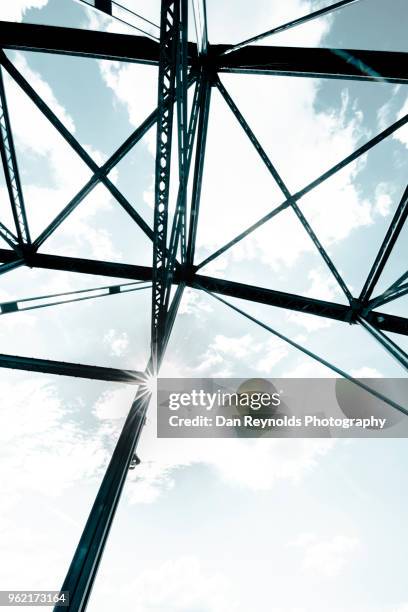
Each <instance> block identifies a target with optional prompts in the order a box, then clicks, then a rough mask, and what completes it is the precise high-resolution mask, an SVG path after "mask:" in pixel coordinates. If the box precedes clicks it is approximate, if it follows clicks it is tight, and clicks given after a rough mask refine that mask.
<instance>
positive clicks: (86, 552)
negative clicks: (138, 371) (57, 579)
mask: <svg viewBox="0 0 408 612" xmlns="http://www.w3.org/2000/svg"><path fill="white" fill-rule="evenodd" d="M148 375H149V366H148V367H147V368H146V370H145V372H144V375H143V377H144V378H145V379H147V378H148ZM150 397H151V393H150V391H149V388H148V387H147V386H145V385H144V384H141V385H140V386H139V388H138V391H137V393H136V397H135V399H134V400H133V403H132V406H131V408H130V411H129V414H128V416H127V418H126V421H125V424H124V426H123V429H122V431H121V434H120V436H119V439H118V441H117V443H116V446H115V449H114V451H113V454H112V457H111V459H110V462H109V465H108V467H107V470H106V472H105V475H104V477H103V480H102V483H101V486H100V488H99V491H98V494H97V496H96V499H95V502H94V504H93V506H92V509H91V512H90V514H89V517H88V520H87V522H86V524H85V527H84V530H83V532H82V535H81V538H80V540H79V543H78V546H77V548H76V550H75V553H74V556H73V559H72V562H71V565H70V567H69V570H68V573H67V575H66V577H65V580H64V583H63V585H62V587H61V591H68V592H69V611H70V612H84V610H85V609H86V607H87V604H88V599H89V596H90V594H91V591H92V587H93V584H94V581H95V578H96V574H97V572H98V569H99V564H100V561H101V559H102V555H103V551H104V548H105V544H106V541H107V539H108V535H109V531H110V528H111V526H112V521H113V519H114V516H115V513H116V509H117V507H118V503H119V499H120V496H121V493H122V490H123V487H124V484H125V480H126V476H127V473H128V470H129V468H130V465H131V462H132V458H133V456H134V452H135V449H136V446H137V443H138V441H139V438H140V434H141V432H142V429H143V426H144V424H145V422H146V412H147V408H148V405H149V401H150ZM54 610H55V611H56V612H59V611H60V606H58V605H57V606H56V607H55V608H54Z"/></svg>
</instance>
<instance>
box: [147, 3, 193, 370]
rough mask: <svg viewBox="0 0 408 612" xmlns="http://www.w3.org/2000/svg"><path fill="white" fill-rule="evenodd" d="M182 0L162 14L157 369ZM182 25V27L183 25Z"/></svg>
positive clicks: (165, 6)
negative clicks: (173, 103) (171, 102)
mask: <svg viewBox="0 0 408 612" xmlns="http://www.w3.org/2000/svg"><path fill="white" fill-rule="evenodd" d="M182 4H184V2H183V0H162V3H161V17H160V62H159V75H158V104H157V108H158V118H157V139H156V170H155V202H154V228H153V289H152V321H151V334H152V362H153V368H154V371H155V372H156V371H157V366H158V363H159V362H160V361H161V353H162V342H163V338H164V336H165V330H166V318H167V309H166V281H167V276H168V261H167V231H168V227H167V226H168V209H169V196H170V164H171V152H172V141H173V117H174V107H173V105H172V104H169V101H171V100H173V99H174V98H175V95H176V85H178V82H177V80H178V72H179V69H180V67H179V62H180V57H181V56H180V45H182V40H181V39H180V31H181V30H183V28H184V29H185V31H186V32H187V22H186V23H185V24H181V20H182V19H183V20H186V19H187V14H186V12H185V10H184V11H183V8H182ZM181 25H182V27H181Z"/></svg>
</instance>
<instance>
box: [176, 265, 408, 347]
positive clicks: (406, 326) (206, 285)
mask: <svg viewBox="0 0 408 612" xmlns="http://www.w3.org/2000/svg"><path fill="white" fill-rule="evenodd" d="M187 284H188V285H189V286H191V287H194V288H195V289H206V290H208V291H210V292H213V293H219V294H221V295H227V296H230V297H234V298H239V299H243V300H249V301H251V302H257V303H260V304H268V305H270V306H276V307H277V308H285V309H288V310H293V311H297V312H303V313H306V314H313V315H317V316H320V317H326V318H329V319H334V320H337V321H344V322H348V323H353V322H354V320H355V313H354V312H353V310H352V308H351V307H349V306H346V305H343V304H337V303H335V302H325V301H323V300H316V299H314V298H309V297H305V296H303V295H296V294H292V293H285V292H283V291H275V290H273V289H265V288H263V287H254V286H252V285H244V284H243V283H236V282H233V281H228V280H225V279H221V278H212V277H210V276H202V275H199V274H196V275H194V276H193V277H192V278H191V280H189V281H187ZM366 319H367V320H368V321H369V322H370V323H371V324H372V325H374V326H375V327H377V328H378V329H382V330H384V331H390V332H395V333H397V334H403V335H405V336H408V318H404V317H398V316H395V315H390V314H384V313H382V312H376V311H372V312H370V313H369V314H368V315H367V316H366Z"/></svg>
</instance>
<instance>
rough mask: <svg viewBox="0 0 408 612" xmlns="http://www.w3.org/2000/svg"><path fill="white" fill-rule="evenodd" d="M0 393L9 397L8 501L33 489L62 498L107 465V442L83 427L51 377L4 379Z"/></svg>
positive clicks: (5, 441) (2, 408)
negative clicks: (60, 395) (105, 444)
mask: <svg viewBox="0 0 408 612" xmlns="http://www.w3.org/2000/svg"><path fill="white" fill-rule="evenodd" d="M0 394H1V397H2V398H7V401H2V402H0V413H1V415H0V420H1V423H2V426H1V428H0V441H1V445H0V448H1V455H2V470H1V490H2V492H3V497H2V499H3V500H4V502H6V501H7V503H10V502H12V501H16V500H17V499H18V498H19V496H20V495H25V496H26V495H27V492H29V491H35V492H40V493H41V494H42V495H44V496H46V497H51V498H52V497H56V496H58V495H60V494H61V493H62V492H63V491H64V490H65V489H67V488H69V487H70V486H72V485H73V483H75V482H78V481H82V480H85V479H87V478H91V477H93V476H95V474H96V473H97V472H98V471H99V470H100V469H101V468H102V466H103V465H104V463H105V461H106V459H107V455H106V450H105V448H104V446H103V441H102V440H101V439H100V438H99V439H98V438H97V437H95V438H93V437H92V436H90V435H89V432H85V431H83V430H81V429H80V427H79V426H78V425H77V424H76V423H75V422H74V420H73V419H72V418H70V414H69V411H68V410H67V408H66V407H64V403H63V401H62V400H61V398H60V397H59V395H58V393H57V391H56V389H55V387H54V386H53V385H52V384H50V383H49V382H48V381H47V380H46V379H43V380H41V381H39V380H33V379H31V380H30V379H29V378H28V379H27V380H25V381H24V382H22V383H18V384H11V383H5V382H2V383H1V387H0ZM10 415H12V418H10Z"/></svg>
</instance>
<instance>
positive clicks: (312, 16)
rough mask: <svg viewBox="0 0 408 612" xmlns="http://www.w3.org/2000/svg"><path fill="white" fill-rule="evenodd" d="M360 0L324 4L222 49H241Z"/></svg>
mask: <svg viewBox="0 0 408 612" xmlns="http://www.w3.org/2000/svg"><path fill="white" fill-rule="evenodd" d="M359 1H360V0H340V2H335V3H334V4H329V6H325V7H323V8H321V9H318V10H317V11H313V12H312V13H309V14H308V15H303V16H302V17H298V18H297V19H292V21H288V22H286V23H284V24H282V25H280V26H277V27H275V28H272V29H270V30H267V31H266V32H262V33H261V34H257V35H256V36H251V38H247V39H246V40H243V41H242V42H240V43H237V44H236V45H234V46H233V47H230V48H229V49H228V50H227V51H224V55H229V54H230V53H233V52H234V51H238V50H239V49H243V47H247V46H248V45H250V44H251V43H254V42H259V41H260V40H263V39H264V38H268V37H269V36H272V35H273V34H279V33H280V32H285V31H286V30H290V29H291V28H295V27H296V26H300V25H303V24H304V23H308V22H309V21H312V20H313V19H317V18H318V17H323V16H324V15H328V14H329V13H333V12H334V11H337V10H338V9H341V8H343V7H345V6H349V5H350V4H355V3H356V2H359Z"/></svg>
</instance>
